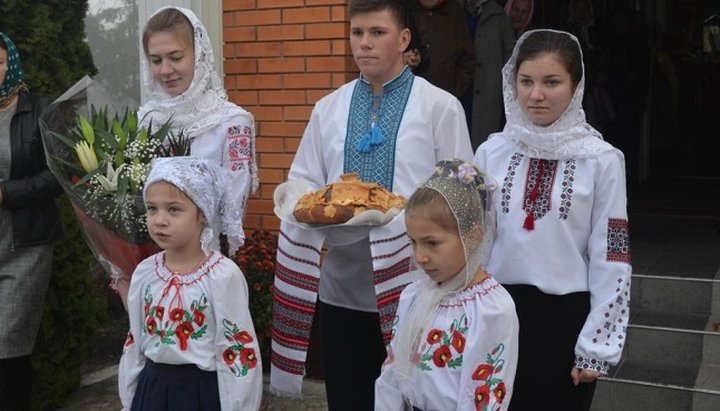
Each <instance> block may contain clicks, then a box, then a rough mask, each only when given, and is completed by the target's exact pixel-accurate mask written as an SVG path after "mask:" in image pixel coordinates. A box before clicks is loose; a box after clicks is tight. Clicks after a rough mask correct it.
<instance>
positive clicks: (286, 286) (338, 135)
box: [271, 0, 472, 411]
mask: <svg viewBox="0 0 720 411" xmlns="http://www.w3.org/2000/svg"><path fill="white" fill-rule="evenodd" d="M348 11H349V15H350V45H351V48H352V52H353V57H354V59H355V62H356V64H357V66H358V68H359V69H360V77H359V78H358V79H356V80H353V81H351V82H349V83H347V84H345V85H343V86H341V87H340V88H339V89H338V90H336V91H334V92H333V93H331V94H329V95H328V96H326V97H324V98H323V99H321V100H320V101H318V103H317V104H316V105H315V108H314V109H313V112H312V115H311V117H310V121H309V123H308V125H307V128H306V130H305V134H304V135H303V138H302V141H301V143H300V146H299V148H298V151H297V154H296V155H295V159H294V161H293V164H292V166H291V168H290V172H289V174H288V180H304V181H306V182H308V183H309V184H310V186H312V188H313V189H319V188H321V187H323V186H325V185H327V184H329V183H333V182H335V181H338V180H339V179H340V175H341V174H343V173H347V172H357V173H359V174H360V178H361V180H364V181H371V182H377V183H379V184H382V185H383V186H384V187H385V188H387V189H389V190H391V191H393V192H394V193H396V194H400V195H404V196H406V197H409V196H410V194H411V193H412V192H413V191H414V190H415V188H416V187H417V186H418V185H419V184H420V183H421V182H422V181H424V180H425V179H426V178H427V177H428V176H429V175H431V174H432V172H433V169H434V165H435V163H437V161H439V160H441V159H446V158H452V157H456V158H460V159H465V160H468V159H471V158H472V150H471V147H470V142H469V141H470V140H469V136H468V131H467V126H466V123H465V116H464V112H463V109H462V106H461V105H460V102H459V101H458V100H457V99H456V98H455V97H453V96H452V95H451V94H449V93H447V92H446V91H444V90H442V89H440V88H438V87H435V86H433V85H431V84H430V83H428V82H427V81H426V80H424V79H422V78H420V77H415V76H414V75H413V74H412V72H411V70H410V68H409V67H407V66H406V65H405V64H404V62H403V56H402V55H403V51H404V50H405V49H406V47H407V45H408V43H409V42H410V36H411V34H410V31H409V30H408V29H407V27H406V21H407V11H406V9H405V6H404V4H403V1H402V0H351V1H350V3H349V6H348ZM280 229H281V235H280V241H279V246H278V254H277V257H278V264H277V271H276V279H275V306H274V309H273V313H274V320H273V321H274V330H273V359H272V371H271V390H272V391H273V392H274V393H275V394H279V395H289V396H299V395H300V388H301V385H302V376H303V375H304V369H305V357H306V354H307V347H308V342H309V338H310V329H311V326H312V319H313V315H314V313H315V309H316V307H315V305H316V299H317V300H319V301H318V304H317V309H318V313H319V315H320V321H321V324H322V326H321V328H322V336H321V341H322V347H323V353H322V354H323V360H324V367H325V381H326V389H327V396H328V405H329V409H330V410H343V411H347V410H372V409H373V402H374V382H375V379H376V378H377V377H378V376H379V374H380V366H381V365H382V362H383V360H384V358H385V355H386V351H385V343H387V342H388V341H389V339H390V330H391V329H392V324H390V322H391V320H392V319H393V318H394V313H395V310H396V308H397V303H398V298H399V295H400V292H401V291H402V289H403V288H404V287H405V285H406V284H407V283H409V282H410V281H411V273H410V255H411V249H410V247H409V245H408V240H407V236H406V235H405V225H404V220H403V218H402V215H400V216H397V217H396V218H395V219H393V220H392V221H391V222H389V223H387V224H385V225H383V226H378V227H376V228H373V229H372V230H370V233H369V235H368V236H365V237H363V238H361V239H360V240H359V241H356V242H353V243H352V244H347V243H344V244H342V245H338V244H337V243H334V244H333V242H332V241H330V239H328V241H325V240H326V238H325V236H326V233H327V230H313V229H304V228H300V227H298V226H295V225H291V224H289V223H287V222H283V223H282V224H281V228H280ZM323 244H324V245H325V246H326V247H327V254H326V255H325V257H324V259H323V262H322V265H321V264H320V250H321V249H322V247H323Z"/></svg>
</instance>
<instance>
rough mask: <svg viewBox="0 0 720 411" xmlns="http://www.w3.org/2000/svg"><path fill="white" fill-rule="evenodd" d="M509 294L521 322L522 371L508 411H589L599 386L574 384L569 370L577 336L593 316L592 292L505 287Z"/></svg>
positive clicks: (573, 361) (517, 378) (519, 367)
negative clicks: (596, 388)
mask: <svg viewBox="0 0 720 411" xmlns="http://www.w3.org/2000/svg"><path fill="white" fill-rule="evenodd" d="M505 289H507V290H508V292H509V293H510V295H511V296H512V297H513V300H514V301H515V309H516V310H517V314H518V319H519V320H520V338H519V340H520V347H519V350H518V351H519V353H518V367H517V372H516V374H515V383H514V385H513V393H512V400H511V401H510V408H509V410H510V411H528V410H537V409H552V410H557V411H587V410H589V409H590V405H591V403H592V398H593V394H594V393H595V383H594V382H593V383H589V384H588V383H580V384H579V385H577V386H575V385H573V383H572V379H571V378H570V370H571V369H572V367H573V365H574V363H575V343H576V342H577V337H578V335H579V334H580V330H581V329H582V327H583V325H584V324H585V319H586V318H587V316H588V313H589V312H590V293H587V292H579V293H571V294H566V295H550V294H545V293H543V292H542V291H540V290H539V289H538V288H536V287H533V286H529V285H505ZM541 404H545V405H541Z"/></svg>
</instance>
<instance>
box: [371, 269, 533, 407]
mask: <svg viewBox="0 0 720 411" xmlns="http://www.w3.org/2000/svg"><path fill="white" fill-rule="evenodd" d="M419 290H420V287H419V282H415V283H412V284H410V285H408V286H407V287H406V288H405V289H404V290H403V292H402V294H401V295H400V304H399V306H398V310H397V315H396V319H395V325H394V328H393V332H394V333H395V332H397V330H399V329H400V326H401V324H402V323H403V321H405V317H406V315H407V313H408V309H409V307H410V306H411V305H412V304H413V302H414V301H415V300H416V299H417V297H418V292H419ZM518 329H519V325H518V319H517V316H516V314H515V304H514V303H513V301H512V298H511V297H510V294H508V292H507V291H506V290H505V289H504V288H503V287H502V286H501V285H500V284H499V283H498V282H497V281H495V279H494V278H492V277H488V278H486V279H485V280H483V281H482V282H481V283H480V284H477V285H475V286H473V287H470V288H468V289H466V290H463V291H461V292H459V293H457V294H455V295H452V296H448V297H446V298H445V299H443V300H442V301H441V303H440V306H439V308H438V310H437V315H436V316H435V317H434V318H433V319H432V320H430V321H428V324H427V325H426V326H425V327H424V329H423V331H422V333H421V338H420V341H419V345H418V348H417V350H415V358H413V361H412V363H413V364H415V367H414V368H413V370H412V373H411V374H412V375H413V376H412V377H411V378H406V377H404V376H402V375H399V373H398V372H397V370H396V369H395V361H394V355H393V350H394V347H395V344H396V339H395V338H393V340H392V341H391V342H390V345H389V347H388V357H387V359H386V360H385V364H383V368H382V373H381V374H380V377H379V378H378V379H377V381H376V382H375V409H376V410H378V411H381V410H382V411H386V410H404V409H408V408H405V407H406V406H408V405H409V406H414V407H417V408H419V409H422V410H447V411H450V410H481V409H488V410H490V409H501V408H502V409H505V408H507V404H508V403H509V402H510V398H511V396H512V386H513V381H514V378H515V369H516V367H517V360H518ZM503 404H504V405H505V406H503Z"/></svg>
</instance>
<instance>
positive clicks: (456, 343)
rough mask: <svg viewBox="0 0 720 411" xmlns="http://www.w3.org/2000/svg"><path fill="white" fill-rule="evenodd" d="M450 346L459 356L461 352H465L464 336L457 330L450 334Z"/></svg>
mask: <svg viewBox="0 0 720 411" xmlns="http://www.w3.org/2000/svg"><path fill="white" fill-rule="evenodd" d="M452 346H453V348H455V351H457V352H458V353H459V354H462V352H463V350H465V336H464V335H462V334H461V333H460V332H459V331H457V330H456V331H453V334H452Z"/></svg>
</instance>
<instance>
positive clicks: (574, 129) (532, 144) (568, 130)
mask: <svg viewBox="0 0 720 411" xmlns="http://www.w3.org/2000/svg"><path fill="white" fill-rule="evenodd" d="M538 31H552V32H556V33H563V34H566V35H568V36H570V37H571V38H572V39H573V41H575V42H576V43H577V44H578V47H580V43H579V42H578V40H577V38H576V37H575V36H573V35H572V34H569V33H565V32H561V31H557V30H530V31H527V32H525V33H523V35H522V36H521V37H520V39H519V40H518V42H517V44H516V45H515V49H514V50H513V53H512V56H511V57H510V59H509V60H508V62H507V63H506V64H505V67H503V70H502V75H503V98H504V102H505V117H506V118H507V123H506V125H505V128H504V129H503V131H502V132H501V133H496V134H494V135H491V136H490V137H491V138H492V137H497V136H503V137H505V138H507V139H509V140H510V141H512V142H513V143H515V145H516V146H517V149H518V151H520V152H521V153H522V154H526V155H528V156H530V157H534V158H544V159H548V160H560V159H567V158H587V157H595V156H597V155H598V154H600V153H602V152H605V151H608V150H611V149H612V146H611V145H610V144H608V143H606V142H604V141H603V137H602V134H600V132H599V131H597V130H595V129H594V128H593V127H592V126H591V125H590V124H588V123H587V122H586V121H585V112H584V111H583V109H582V100H583V94H584V89H585V66H584V65H583V68H582V69H583V75H582V78H581V79H580V82H579V83H578V85H577V87H576V88H575V94H574V95H573V97H572V100H571V101H570V104H569V105H568V108H567V109H566V110H565V112H564V113H563V114H562V115H561V116H560V118H558V119H557V120H556V121H555V122H554V123H552V124H551V125H549V126H547V127H541V126H537V125H535V124H533V123H532V121H531V120H530V119H529V118H528V117H527V116H525V113H524V112H523V110H522V107H521V106H520V103H519V102H518V100H517V93H516V89H515V72H516V64H517V57H518V50H519V47H520V45H521V44H522V43H523V42H524V41H525V39H526V38H527V37H528V36H529V35H531V34H532V33H535V32H538ZM580 53H581V61H582V49H581V51H580Z"/></svg>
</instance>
